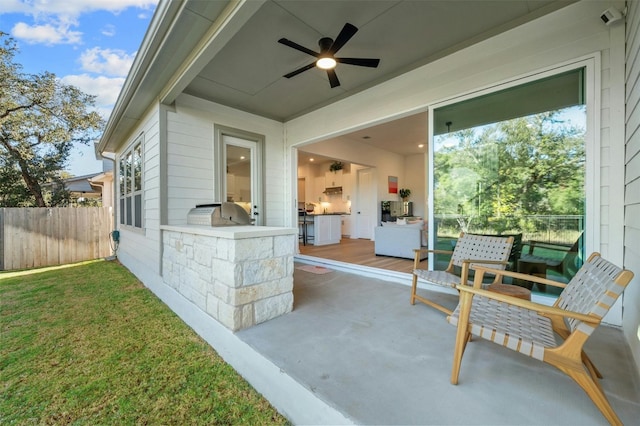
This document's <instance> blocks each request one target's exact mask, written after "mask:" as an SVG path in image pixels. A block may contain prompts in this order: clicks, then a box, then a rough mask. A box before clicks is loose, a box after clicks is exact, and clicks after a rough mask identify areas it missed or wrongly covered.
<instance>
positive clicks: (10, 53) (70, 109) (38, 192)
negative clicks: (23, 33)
mask: <svg viewBox="0 0 640 426" xmlns="http://www.w3.org/2000/svg"><path fill="white" fill-rule="evenodd" d="M16 52H17V47H16V43H15V41H14V40H13V39H12V38H10V37H7V35H6V34H5V33H2V32H0V81H2V84H1V85H0V165H2V172H0V179H1V180H0V189H1V190H2V192H1V193H0V194H2V195H0V205H4V206H18V205H22V206H26V205H35V206H38V207H46V206H47V204H49V205H56V203H57V202H59V201H60V200H63V199H64V191H65V188H64V184H63V183H62V180H61V179H60V172H61V171H62V169H63V168H64V167H65V165H66V163H67V161H68V158H69V155H70V153H71V149H72V148H73V146H74V145H75V144H77V143H82V144H85V145H87V144H88V143H89V142H90V141H91V140H93V139H95V138H96V137H97V135H98V134H99V132H100V131H101V130H102V127H103V120H102V119H101V118H100V116H99V115H98V114H97V113H96V112H94V111H89V109H90V108H91V107H92V106H93V105H94V104H95V96H91V95H88V94H85V93H83V92H82V91H80V90H79V89H78V88H76V87H73V86H68V85H65V84H62V83H61V82H60V81H59V80H58V79H57V78H56V76H55V75H54V74H52V73H49V72H43V73H40V74H25V73H23V72H22V66H21V65H20V64H18V63H16V62H15V54H16ZM47 183H51V186H50V187H51V188H52V193H51V194H49V195H48V196H46V195H45V194H44V193H43V184H47ZM47 201H49V203H47Z"/></svg>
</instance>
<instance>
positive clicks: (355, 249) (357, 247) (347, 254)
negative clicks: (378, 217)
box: [300, 237, 413, 274]
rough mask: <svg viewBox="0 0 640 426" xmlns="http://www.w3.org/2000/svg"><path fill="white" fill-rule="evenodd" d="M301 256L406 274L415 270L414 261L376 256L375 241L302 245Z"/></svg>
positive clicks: (343, 240) (350, 240) (354, 240)
mask: <svg viewBox="0 0 640 426" xmlns="http://www.w3.org/2000/svg"><path fill="white" fill-rule="evenodd" d="M300 254H304V255H307V256H314V257H320V258H323V259H331V260H339V261H341V262H347V263H353V264H356V265H363V266H370V267H373V268H381V269H387V270H390V271H397V272H405V273H408V274H410V273H411V271H412V270H413V260H410V259H401V258H398V257H389V256H376V255H375V254H374V248H373V241H371V240H362V239H351V238H345V237H343V238H342V240H341V241H340V244H329V245H326V246H314V245H311V244H307V245H306V246H305V245H303V244H302V243H301V244H300Z"/></svg>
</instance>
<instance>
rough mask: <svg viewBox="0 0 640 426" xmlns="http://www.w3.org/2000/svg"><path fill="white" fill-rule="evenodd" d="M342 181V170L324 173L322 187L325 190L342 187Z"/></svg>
mask: <svg viewBox="0 0 640 426" xmlns="http://www.w3.org/2000/svg"><path fill="white" fill-rule="evenodd" d="M342 181H343V176H342V170H337V171H335V172H325V174H324V186H325V187H326V188H335V187H336V186H342Z"/></svg>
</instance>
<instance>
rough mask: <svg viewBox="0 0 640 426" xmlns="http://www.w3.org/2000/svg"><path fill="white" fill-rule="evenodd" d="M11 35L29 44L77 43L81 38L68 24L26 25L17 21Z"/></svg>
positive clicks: (80, 34) (78, 32)
mask: <svg viewBox="0 0 640 426" xmlns="http://www.w3.org/2000/svg"><path fill="white" fill-rule="evenodd" d="M11 35H12V36H14V37H15V38H18V39H21V40H24V41H26V42H27V43H30V44H35V43H42V44H46V45H52V44H77V43H80V41H81V39H82V33H81V32H80V31H71V29H70V28H69V25H67V24H62V23H59V24H58V25H52V24H45V25H28V24H25V23H24V22H18V23H17V24H16V25H14V26H13V28H12V29H11Z"/></svg>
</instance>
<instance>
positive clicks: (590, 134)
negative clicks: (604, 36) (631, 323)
mask: <svg viewBox="0 0 640 426" xmlns="http://www.w3.org/2000/svg"><path fill="white" fill-rule="evenodd" d="M578 68H584V70H585V72H584V93H585V105H586V115H587V117H586V119H587V121H586V133H585V156H586V164H585V168H586V170H585V253H591V252H593V251H597V250H598V248H599V247H600V232H599V223H600V191H599V187H600V155H599V152H600V80H599V78H600V71H599V70H600V55H599V53H597V52H596V53H594V54H593V55H590V56H587V57H583V58H578V59H576V60H573V61H568V62H566V63H563V64H558V65H557V66H554V67H551V68H548V69H545V70H540V71H537V72H532V73H529V74H527V75H524V76H520V77H515V78H513V79H510V80H508V81H504V82H501V83H499V84H496V85H493V86H490V87H486V88H482V89H479V90H476V91H474V92H471V93H467V94H463V95H458V96H454V97H451V98H449V99H447V100H444V101H441V102H438V103H436V104H432V105H430V106H429V111H428V112H429V114H428V115H429V118H428V120H429V124H428V126H429V132H428V144H429V149H428V152H429V154H428V159H427V162H428V173H427V176H428V177H427V179H428V182H427V188H428V197H427V199H428V215H427V216H428V229H429V233H428V236H429V238H428V240H429V241H428V243H429V247H435V243H436V238H437V236H436V235H435V232H436V229H435V222H434V210H435V209H434V202H435V200H434V185H435V181H434V162H435V160H434V128H435V127H434V113H435V110H437V109H438V108H441V107H444V106H447V105H451V104H455V103H459V102H464V101H466V100H469V99H473V98H476V97H479V96H483V95H486V94H489V93H493V92H497V91H501V90H504V89H507V88H510V87H514V86H519V85H522V84H526V83H531V82H535V81H536V80H540V79H544V78H546V77H550V76H553V75H556V74H561V73H564V72H567V71H570V70H574V69H578ZM428 265H429V269H433V268H434V265H435V261H434V256H433V255H432V254H429V260H428Z"/></svg>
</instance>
